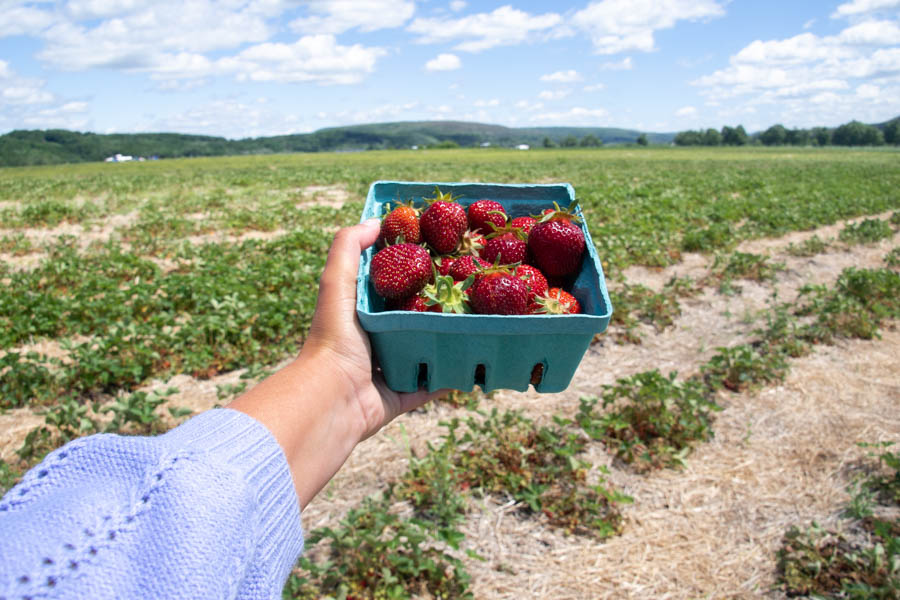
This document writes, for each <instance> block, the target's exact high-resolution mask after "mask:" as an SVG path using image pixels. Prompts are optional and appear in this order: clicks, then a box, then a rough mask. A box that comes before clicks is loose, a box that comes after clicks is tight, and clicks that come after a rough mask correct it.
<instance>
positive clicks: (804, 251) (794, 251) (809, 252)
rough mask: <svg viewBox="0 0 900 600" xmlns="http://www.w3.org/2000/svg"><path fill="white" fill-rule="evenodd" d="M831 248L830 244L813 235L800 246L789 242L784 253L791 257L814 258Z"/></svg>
mask: <svg viewBox="0 0 900 600" xmlns="http://www.w3.org/2000/svg"><path fill="white" fill-rule="evenodd" d="M830 247H831V243H830V242H828V241H825V240H823V239H822V238H820V237H819V236H818V235H813V236H812V237H809V238H807V239H805V240H803V241H802V242H801V243H800V244H794V243H793V242H791V243H790V244H788V247H787V250H786V252H787V253H788V254H790V255H791V256H815V255H817V254H822V253H823V252H825V251H826V250H828V249H829V248H830Z"/></svg>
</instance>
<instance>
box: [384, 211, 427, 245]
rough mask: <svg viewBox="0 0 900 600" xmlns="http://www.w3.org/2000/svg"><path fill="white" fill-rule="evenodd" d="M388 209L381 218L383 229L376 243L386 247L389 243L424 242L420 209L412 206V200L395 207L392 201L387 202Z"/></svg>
mask: <svg viewBox="0 0 900 600" xmlns="http://www.w3.org/2000/svg"><path fill="white" fill-rule="evenodd" d="M385 206H386V208H387V211H388V212H386V213H385V215H384V217H382V219H381V230H380V231H379V232H378V239H376V240H375V245H376V246H377V247H378V248H384V247H385V246H387V245H388V244H396V243H398V241H399V242H409V243H410V244H419V243H421V242H422V233H421V230H420V227H419V209H417V208H414V207H413V206H412V202H411V201H410V202H407V203H406V204H398V205H396V206H395V207H394V208H393V209H391V208H390V203H385Z"/></svg>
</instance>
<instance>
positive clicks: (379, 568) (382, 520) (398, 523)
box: [283, 492, 472, 600]
mask: <svg viewBox="0 0 900 600" xmlns="http://www.w3.org/2000/svg"><path fill="white" fill-rule="evenodd" d="M390 504H391V494H390V492H387V493H385V494H383V495H381V496H380V497H376V498H367V499H366V500H364V501H363V504H362V506H360V507H359V508H354V509H351V510H350V511H349V512H348V513H347V515H346V516H345V517H344V518H343V519H342V520H341V522H340V525H339V526H337V527H335V528H331V527H325V528H321V529H315V530H313V531H312V532H310V533H309V534H308V535H307V536H306V540H305V543H306V554H305V555H304V556H303V557H301V559H300V562H299V565H298V566H299V569H298V570H297V571H295V572H294V573H293V574H292V575H291V577H290V579H289V580H288V582H287V585H286V586H285V588H284V593H283V597H284V598H286V599H287V598H297V599H306V598H309V599H312V598H322V597H326V598H366V599H373V600H374V599H379V600H380V599H388V598H390V599H401V598H418V597H422V596H427V597H431V598H445V599H448V600H449V599H451V598H471V597H472V594H471V592H470V591H469V581H470V576H469V574H468V573H467V572H466V571H465V568H464V566H463V564H462V561H461V560H460V559H458V558H456V557H454V556H452V555H451V554H449V553H447V552H446V551H444V550H442V549H441V548H440V545H441V544H444V545H449V546H450V547H451V548H458V542H459V541H460V538H461V534H458V532H456V531H455V530H444V531H443V533H441V532H440V531H439V532H438V536H437V538H438V539H436V538H435V536H434V535H433V533H432V532H433V529H432V528H431V527H430V525H429V524H428V523H426V522H423V521H420V520H418V519H407V518H403V517H401V516H399V515H397V514H394V513H392V512H390ZM320 545H324V546H326V547H325V548H323V551H322V552H321V553H320V555H321V558H320V559H318V560H316V559H314V558H311V557H310V556H311V555H312V554H315V553H316V551H318V550H319V548H318V547H319V546H320Z"/></svg>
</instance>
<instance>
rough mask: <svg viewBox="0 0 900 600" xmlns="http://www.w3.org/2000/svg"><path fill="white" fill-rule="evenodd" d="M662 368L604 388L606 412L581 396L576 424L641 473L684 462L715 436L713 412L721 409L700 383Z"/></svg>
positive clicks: (595, 400) (595, 402)
mask: <svg viewBox="0 0 900 600" xmlns="http://www.w3.org/2000/svg"><path fill="white" fill-rule="evenodd" d="M676 376H677V373H676V372H672V373H670V374H669V376H668V377H666V376H664V375H662V374H661V373H660V372H659V371H658V370H655V369H654V370H653V371H645V372H643V373H638V374H636V375H633V376H631V377H626V378H623V379H619V380H618V381H617V382H616V384H615V385H607V386H604V392H603V408H604V409H607V411H606V412H602V413H601V412H599V411H598V410H597V408H596V405H597V402H598V400H597V399H596V398H581V401H580V407H579V411H578V414H577V416H576V417H575V420H576V422H577V423H578V424H579V425H580V426H581V427H582V428H583V429H584V431H585V432H586V433H587V434H588V435H589V436H590V437H591V438H592V439H595V440H600V441H602V442H604V443H605V444H606V445H607V447H609V448H610V449H611V450H613V451H614V452H615V454H616V456H617V457H619V458H621V459H622V460H624V461H625V462H626V463H629V464H631V465H632V466H633V467H634V468H636V469H637V470H638V471H647V470H650V469H656V468H660V467H675V466H680V465H683V464H684V459H685V457H686V456H687V455H688V453H689V452H690V451H691V449H692V447H693V446H694V445H696V443H697V442H700V441H706V440H709V439H710V438H712V436H713V431H712V413H713V412H715V411H718V410H721V408H720V407H719V406H718V405H716V404H715V402H714V401H713V400H711V399H710V398H709V397H708V395H707V394H706V390H704V388H703V386H702V385H701V384H700V383H699V382H697V381H687V382H684V383H678V382H677V381H675V377H676Z"/></svg>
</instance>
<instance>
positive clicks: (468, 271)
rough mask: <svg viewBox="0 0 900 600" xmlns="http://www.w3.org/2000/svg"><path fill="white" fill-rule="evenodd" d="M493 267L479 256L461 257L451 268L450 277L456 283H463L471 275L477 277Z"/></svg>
mask: <svg viewBox="0 0 900 600" xmlns="http://www.w3.org/2000/svg"><path fill="white" fill-rule="evenodd" d="M490 266H491V263H489V262H487V261H486V260H484V259H481V258H479V257H477V256H469V255H466V256H460V257H459V258H457V259H456V261H455V262H454V263H453V266H452V267H450V276H451V277H452V278H453V279H454V280H455V281H462V280H464V279H466V278H467V277H469V276H470V275H476V274H477V273H478V272H479V271H481V270H482V269H486V268H488V267H490Z"/></svg>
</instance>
